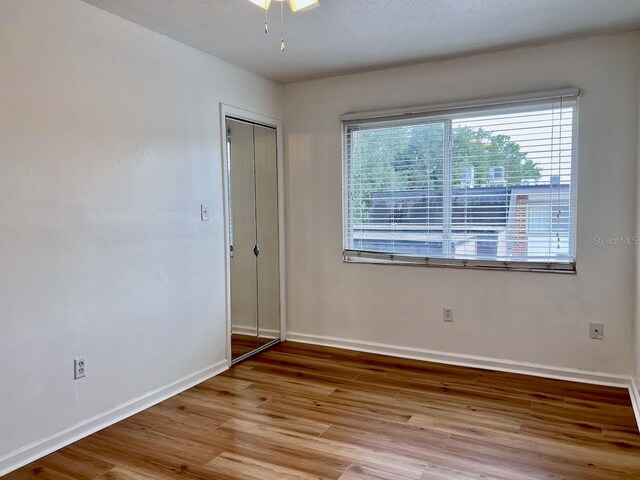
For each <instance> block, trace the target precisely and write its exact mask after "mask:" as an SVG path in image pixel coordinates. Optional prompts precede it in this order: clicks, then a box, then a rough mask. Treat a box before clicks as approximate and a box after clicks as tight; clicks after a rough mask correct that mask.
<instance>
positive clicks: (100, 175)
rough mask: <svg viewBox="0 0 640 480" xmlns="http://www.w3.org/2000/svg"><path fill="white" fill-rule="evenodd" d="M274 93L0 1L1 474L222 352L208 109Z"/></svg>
mask: <svg viewBox="0 0 640 480" xmlns="http://www.w3.org/2000/svg"><path fill="white" fill-rule="evenodd" d="M282 94H283V92H282V87H281V86H279V85H277V84H274V83H271V82H268V81H266V80H264V79H262V78H260V77H258V76H256V75H254V74H251V73H248V72H246V71H244V70H241V69H239V68H236V67H233V66H230V65H228V64H226V63H224V62H222V61H220V60H217V59H215V58H212V57H209V56H207V55H205V54H203V53H201V52H199V51H196V50H194V49H191V48H189V47H186V46H184V45H181V44H179V43H177V42H175V41H173V40H170V39H168V38H166V37H163V36H161V35H159V34H156V33H153V32H151V31H148V30H145V29H143V28H141V27H138V26H136V25H134V24H132V23H129V22H126V21H124V20H122V19H120V18H118V17H115V16H112V15H110V14H107V13H105V12H103V11H101V10H98V9H96V8H94V7H91V6H89V5H87V4H84V3H81V2H79V1H77V0H29V1H25V0H2V2H0V251H1V252H2V254H1V255H0V392H1V394H0V432H1V433H0V471H1V470H2V468H1V467H2V461H1V457H3V455H6V454H9V453H10V452H12V451H14V450H15V449H19V448H20V447H23V446H25V445H28V444H30V443H31V442H35V441H38V440H41V439H43V438H45V437H47V436H49V435H53V434H55V433H57V432H60V431H61V430H63V429H65V428H67V427H69V426H72V425H74V424H76V423H78V422H81V421H83V420H85V419H87V418H90V417H92V416H94V415H98V414H100V413H102V412H105V411H107V410H109V409H111V408H113V407H115V406H117V405H119V404H122V403H123V402H127V401H129V400H131V399H134V398H137V397H139V396H141V395H143V394H145V393H146V392H149V391H151V390H153V389H156V388H159V387H162V386H166V385H168V384H170V383H171V382H173V381H175V380H177V379H180V378H182V377H185V376H187V375H190V374H193V373H194V372H197V371H199V370H201V369H204V368H207V367H210V366H212V365H215V364H216V363H217V362H219V361H221V360H223V359H224V356H225V345H226V340H225V319H224V272H223V265H224V264H223V261H224V248H223V241H224V237H223V221H222V216H223V210H222V191H221V186H222V180H221V163H220V153H221V152H220V128H219V102H225V103H229V104H232V105H234V106H237V107H242V108H245V109H248V110H251V111H255V112H259V113H261V114H264V115H269V116H272V117H278V118H281V117H282V104H283V97H282ZM201 203H208V204H209V205H210V211H211V221H210V222H209V223H202V222H200V204H201ZM76 355H86V356H87V363H88V376H87V378H85V379H83V380H81V381H74V380H73V358H74V356H76ZM6 462H8V460H7V459H5V464H8V463H6ZM5 466H6V465H5Z"/></svg>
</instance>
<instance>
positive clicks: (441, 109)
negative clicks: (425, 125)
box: [340, 88, 580, 274]
mask: <svg viewBox="0 0 640 480" xmlns="http://www.w3.org/2000/svg"><path fill="white" fill-rule="evenodd" d="M579 98H580V90H579V89H578V88H563V89H558V90H551V91H545V92H533V93H525V94H519V95H512V96H508V97H496V98H483V99H479V100H471V101H463V102H454V103H446V104H438V105H431V106H421V107H412V108H401V109H392V110H377V111H369V112H355V113H347V114H344V115H342V116H341V117H340V121H341V126H342V128H341V135H342V139H341V142H342V242H343V255H342V258H343V262H345V263H362V264H378V265H406V266H423V267H447V268H466V269H469V268H470V269H484V270H507V271H509V270H511V271H526V272H552V273H565V274H566V273H569V274H575V273H577V268H576V266H577V261H576V259H577V251H578V245H577V243H578V242H577V191H578V182H577V180H578V175H577V171H578V156H579V155H578V124H579ZM556 99H557V100H560V101H563V100H565V99H566V100H568V101H571V102H572V103H573V105H572V108H573V124H572V137H571V142H572V156H571V193H570V195H571V197H570V198H571V207H572V209H573V211H572V215H571V222H570V230H569V238H570V239H571V238H572V239H573V242H574V243H573V261H572V262H552V261H515V260H514V261H503V260H477V259H455V258H441V257H437V258H436V257H420V256H411V255H402V254H394V253H382V252H372V251H362V250H353V249H349V248H348V242H349V238H350V237H349V229H350V228H352V227H351V225H350V223H349V212H350V196H349V189H348V185H347V184H348V182H349V175H350V171H349V168H350V163H351V162H350V154H351V151H350V148H351V147H350V145H351V142H350V141H348V139H349V135H350V131H351V130H353V129H354V127H357V126H359V125H363V124H368V123H371V124H375V123H379V122H385V121H394V122H397V121H402V120H407V121H408V122H410V121H411V120H412V119H416V118H425V117H428V118H429V121H438V120H441V121H443V122H444V125H445V135H447V129H446V125H447V122H448V124H449V129H448V133H449V134H450V133H451V132H450V131H451V119H452V118H453V116H454V115H455V114H456V113H458V114H459V113H460V112H467V113H468V112H472V111H474V110H476V109H477V110H478V111H483V112H484V111H486V110H487V108H490V107H492V106H495V107H496V108H497V109H499V108H501V107H503V106H506V105H507V104H509V105H510V106H514V105H513V104H518V103H519V104H521V106H522V108H523V109H528V108H531V109H533V108H532V107H531V106H535V104H536V103H538V102H543V101H549V100H556ZM527 104H529V105H530V106H529V107H527ZM448 143H449V144H450V142H448ZM446 150H448V149H445V155H447V152H446ZM444 164H445V165H447V164H450V162H444ZM444 176H445V180H444V182H445V184H447V183H448V184H450V183H451V179H449V180H448V181H447V172H444ZM445 188H446V186H445ZM443 207H444V205H443ZM446 218H447V216H446V215H445V216H444V217H443V231H444V229H445V228H446V226H447V223H450V222H451V218H450V216H449V218H448V220H446Z"/></svg>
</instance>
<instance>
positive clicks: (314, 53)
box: [84, 0, 640, 83]
mask: <svg viewBox="0 0 640 480" xmlns="http://www.w3.org/2000/svg"><path fill="white" fill-rule="evenodd" d="M84 1H85V2H86V3H90V4H92V5H95V6H97V7H99V8H101V9H103V10H106V11H108V12H111V13H114V14H115V15H118V16H120V17H123V18H126V19H128V20H131V21H132V22H135V23H137V24H140V25H142V26H145V27H147V28H149V29H151V30H155V31H156V32H160V33H162V34H164V35H167V36H169V37H171V38H174V39H176V40H178V41H180V42H182V43H186V44H187V45H191V46H193V47H196V48H198V49H200V50H203V51H205V52H207V53H210V54H211V55H214V56H216V57H219V58H222V59H223V60H226V61H228V62H230V63H233V64H235V65H238V66H240V67H244V68H246V69H247V70H251V71H253V72H256V73H258V74H261V75H263V76H265V77H267V78H270V79H272V80H276V81H279V82H283V83H287V82H293V81H298V80H306V79H311V78H318V77H324V76H330V75H337V74H342V73H350V72H356V71H363V70H370V69H375V68H382V67H389V66H396V65H403V64H409V63H417V62H421V61H426V60H432V59H440V58H446V57H454V56H462V55H467V54H471V53H477V52H484V51H490V50H498V49H503V48H507V47H512V46H520V45H528V44H535V43H538V42H544V41H549V40H552V39H559V38H571V37H577V36H582V35H587V34H591V33H602V32H614V31H624V30H634V29H637V28H640V0H320V7H319V8H316V9H314V10H311V11H308V12H302V13H296V14H293V13H291V11H290V10H289V8H288V7H287V6H286V7H285V41H286V44H287V49H286V51H285V52H284V53H283V54H281V53H280V49H279V46H280V15H279V8H278V7H279V4H278V3H276V2H274V4H272V6H271V9H270V22H269V24H270V31H269V34H268V35H265V34H264V29H263V23H264V13H263V12H264V11H263V10H262V9H261V8H259V7H257V6H255V5H253V4H252V3H250V2H249V1H248V0H84Z"/></svg>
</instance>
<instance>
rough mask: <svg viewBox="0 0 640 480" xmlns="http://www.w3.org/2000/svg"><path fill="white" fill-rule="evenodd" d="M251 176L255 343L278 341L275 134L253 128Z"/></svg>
mask: <svg viewBox="0 0 640 480" xmlns="http://www.w3.org/2000/svg"><path fill="white" fill-rule="evenodd" d="M254 138H255V176H256V218H257V238H258V245H259V248H260V253H259V255H258V342H259V344H260V345H264V344H265V343H269V342H271V341H273V340H274V339H276V338H280V261H279V249H278V245H279V235H278V163H277V161H278V156H277V143H276V131H275V130H274V129H272V128H266V127H261V126H258V125H256V126H255V127H254Z"/></svg>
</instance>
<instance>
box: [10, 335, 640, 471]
mask: <svg viewBox="0 0 640 480" xmlns="http://www.w3.org/2000/svg"><path fill="white" fill-rule="evenodd" d="M28 478H42V479H50V480H68V479H78V480H89V479H94V478H101V479H104V480H148V479H149V478H155V479H176V478H180V479H185V480H214V479H215V480H231V479H243V480H245V479H260V480H265V479H266V480H270V479H278V480H293V479H297V480H311V479H340V480H365V479H371V480H372V479H377V480H380V479H386V480H407V479H414V480H418V479H420V480H472V479H474V480H477V479H485V480H486V479H496V480H524V479H559V480H597V479H632V478H633V479H638V478H640V435H639V434H638V431H637V428H636V424H635V421H634V417H633V412H632V408H631V404H630V400H629V397H628V393H627V391H626V390H623V389H616V388H609V387H600V386H593V385H583V384H578V383H570V382H563V381H557V380H547V379H541V378H535V377H528V376H523V375H514V374H507V373H498V372H490V371H483V370H476V369H471V368H463V367H454V366H445V365H438V364H432V363H424V362H419V361H413V360H403V359H397V358H391V357H384V356H379V355H372V354H367V353H357V352H351V351H346V350H339V349H334V348H324V347H316V346H308V345H303V344H298V343H290V342H286V343H284V344H281V345H278V346H277V347H275V348H273V349H271V350H268V351H266V352H263V353H262V354H260V355H259V356H257V357H254V358H252V359H249V360H247V361H245V362H243V363H241V364H239V365H237V366H235V367H233V368H232V369H231V370H229V371H228V372H226V373H224V374H222V375H219V376H217V377H215V378H213V379H211V380H208V381H206V382H204V383H202V384H200V385H198V386H196V387H194V388H192V389H190V390H188V391H186V392H184V393H182V394H180V395H178V396H176V397H173V398H171V399H169V400H167V401H165V402H162V403H161V404H159V405H156V406H154V407H152V408H150V409H148V410H146V411H144V412H142V413H140V414H138V415H135V416H133V417H131V418H129V419H127V420H124V421H122V422H120V423H118V424H116V425H113V426H111V427H109V428H107V429H105V430H102V431H100V432H98V433H96V434H94V435H91V436H90V437H87V438H85V439H83V440H81V441H79V442H76V443H75V444H73V445H71V446H69V447H66V448H64V449H62V450H60V451H58V452H56V453H54V454H52V455H49V456H48V457H46V458H43V459H41V460H39V461H37V462H34V463H33V464H31V465H28V466H26V467H24V468H22V469H20V470H18V471H16V472H14V473H12V474H9V475H8V476H7V477H6V480H13V479H28Z"/></svg>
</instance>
